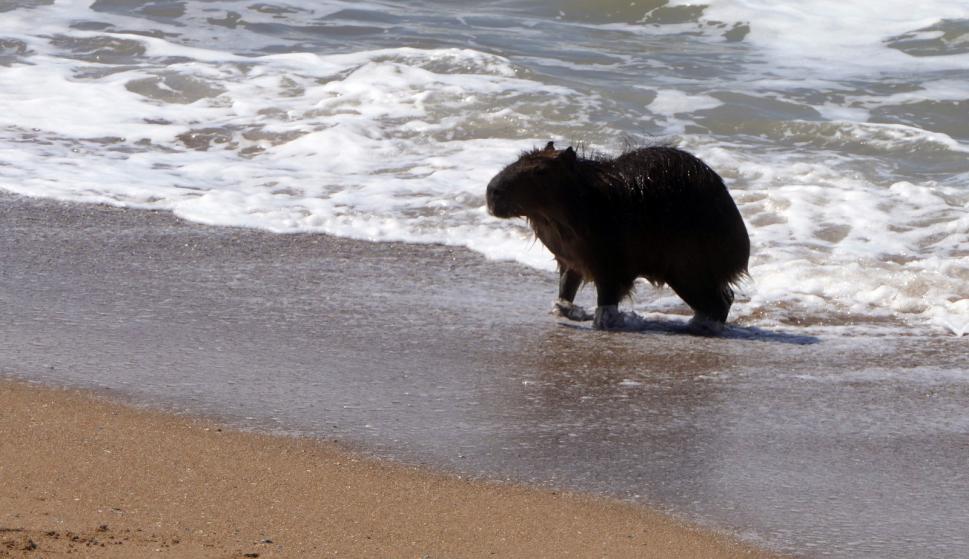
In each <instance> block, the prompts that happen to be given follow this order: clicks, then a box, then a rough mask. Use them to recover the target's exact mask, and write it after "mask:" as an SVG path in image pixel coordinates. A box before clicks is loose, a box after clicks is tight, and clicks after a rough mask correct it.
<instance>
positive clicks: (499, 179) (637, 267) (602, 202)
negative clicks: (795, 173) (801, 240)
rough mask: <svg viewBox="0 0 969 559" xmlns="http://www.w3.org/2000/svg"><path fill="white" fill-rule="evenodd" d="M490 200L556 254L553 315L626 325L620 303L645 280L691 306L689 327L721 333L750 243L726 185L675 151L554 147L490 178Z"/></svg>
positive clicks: (499, 213)
mask: <svg viewBox="0 0 969 559" xmlns="http://www.w3.org/2000/svg"><path fill="white" fill-rule="evenodd" d="M486 197H487V203H488V211H489V212H490V213H491V214H492V215H494V216H496V217H501V218H511V217H524V218H526V219H527V220H528V223H529V224H530V225H531V227H532V229H533V230H534V231H535V235H536V236H537V237H538V238H539V239H540V240H541V241H542V243H544V244H545V246H547V247H548V249H549V250H550V251H552V254H554V255H555V259H556V261H557V262H558V266H559V298H558V301H556V304H555V309H556V311H557V312H558V313H559V314H560V315H562V316H565V317H567V318H570V319H573V320H589V319H590V318H591V319H593V327H594V328H597V329H621V328H623V326H624V318H623V315H622V314H621V313H620V312H619V311H618V304H619V301H620V300H622V299H623V298H624V297H625V296H626V295H628V294H629V293H630V291H631V290H632V288H633V282H634V281H635V280H636V278H638V277H643V278H646V279H647V280H648V281H649V282H651V283H653V284H654V285H663V284H666V285H668V286H670V287H671V288H672V289H673V291H675V292H676V294H677V295H679V296H680V298H682V299H683V300H684V301H686V303H687V304H688V305H690V307H692V308H693V311H694V316H693V319H692V320H691V321H690V329H691V331H693V332H696V333H700V334H714V333H718V332H720V331H721V330H722V329H723V325H724V322H725V321H726V320H727V313H728V312H729V310H730V305H731V304H732V303H733V290H732V289H731V287H730V286H731V284H732V283H735V282H736V281H738V280H739V279H740V278H741V277H742V276H744V275H745V274H746V272H747V260H748V258H749V256H750V239H749V238H748V237H747V228H746V227H745V226H744V221H743V218H741V216H740V212H739V211H738V210H737V206H736V205H735V204H734V202H733V199H732V198H731V197H730V194H729V193H728V192H727V188H726V186H724V184H723V179H721V178H720V176H719V175H718V174H717V173H716V172H714V171H713V170H712V169H711V168H710V167H708V166H707V165H706V164H705V163H703V162H702V161H700V160H699V159H698V158H696V157H694V156H693V155H690V154H689V153H686V152H685V151H682V150H679V149H676V148H673V147H646V148H639V149H633V150H630V151H627V152H625V153H623V154H622V155H620V156H619V157H616V158H607V157H602V156H593V157H590V158H587V157H579V156H578V155H577V154H576V152H575V150H574V149H572V148H571V147H569V148H568V149H564V150H557V149H555V145H554V144H553V143H552V142H549V143H548V145H547V146H545V148H544V149H538V150H533V151H529V152H526V153H524V154H522V156H521V157H519V158H518V161H515V162H514V163H512V164H511V165H508V166H507V167H505V168H504V169H503V170H502V171H501V172H500V173H498V174H497V175H496V176H495V177H494V178H493V179H491V182H490V183H488V190H487V196H486ZM583 281H586V282H593V283H595V286H596V292H597V305H598V306H597V308H596V312H595V315H594V316H591V315H589V313H587V312H586V311H585V310H583V309H582V308H581V307H578V306H577V305H575V304H574V303H573V301H574V299H575V294H576V292H577V291H578V289H579V286H580V285H581V284H582V282H583Z"/></svg>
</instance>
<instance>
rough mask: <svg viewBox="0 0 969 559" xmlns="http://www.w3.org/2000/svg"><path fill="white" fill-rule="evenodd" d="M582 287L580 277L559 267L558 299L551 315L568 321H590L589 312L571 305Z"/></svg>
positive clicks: (574, 272)
mask: <svg viewBox="0 0 969 559" xmlns="http://www.w3.org/2000/svg"><path fill="white" fill-rule="evenodd" d="M581 285H582V276H580V275H579V273H578V272H576V271H575V270H571V269H569V268H566V267H565V266H562V265H559V298H558V300H557V301H555V306H554V307H552V314H556V315H558V316H561V317H563V318H568V319H569V320H579V321H583V320H592V315H591V314H590V313H589V311H587V310H585V309H583V308H582V307H580V306H579V305H576V304H575V303H573V301H574V300H575V294H576V293H577V292H578V291H579V286H581Z"/></svg>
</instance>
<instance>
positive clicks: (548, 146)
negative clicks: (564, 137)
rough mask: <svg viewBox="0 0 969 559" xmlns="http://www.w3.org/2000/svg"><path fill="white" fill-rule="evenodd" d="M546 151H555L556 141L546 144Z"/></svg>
mask: <svg viewBox="0 0 969 559" xmlns="http://www.w3.org/2000/svg"><path fill="white" fill-rule="evenodd" d="M545 151H555V142H549V143H547V144H545Z"/></svg>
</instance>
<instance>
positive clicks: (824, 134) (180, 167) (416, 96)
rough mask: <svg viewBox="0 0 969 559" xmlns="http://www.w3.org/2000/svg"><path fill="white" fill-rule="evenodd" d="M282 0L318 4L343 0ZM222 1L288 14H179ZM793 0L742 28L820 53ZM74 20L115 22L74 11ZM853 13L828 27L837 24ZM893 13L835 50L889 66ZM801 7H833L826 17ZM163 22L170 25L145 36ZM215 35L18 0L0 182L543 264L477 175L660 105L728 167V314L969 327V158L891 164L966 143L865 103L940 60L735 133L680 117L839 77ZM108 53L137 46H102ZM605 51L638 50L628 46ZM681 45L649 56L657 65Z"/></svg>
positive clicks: (881, 101)
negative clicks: (732, 263) (240, 45)
mask: <svg viewBox="0 0 969 559" xmlns="http://www.w3.org/2000/svg"><path fill="white" fill-rule="evenodd" d="M821 3H822V4H823V3H824V2H821ZM812 5H813V4H812ZM289 6H290V8H293V9H297V8H298V9H300V10H306V11H307V13H308V14H311V15H312V17H310V15H307V16H306V19H307V20H312V19H313V18H317V19H318V18H321V17H324V16H328V15H330V14H333V13H336V12H337V9H338V8H341V7H346V6H347V4H343V3H339V2H328V3H325V4H322V3H321V4H312V5H311V4H304V3H299V2H297V3H290V4H289ZM744 6H748V7H749V5H748V4H743V5H742V4H740V3H734V2H714V3H713V4H712V5H711V6H710V7H709V9H708V10H707V11H706V12H704V17H705V18H707V19H711V18H722V19H723V20H725V21H737V22H739V21H744V20H745V18H750V17H753V15H752V14H753V12H750V11H744V10H746V9H747V8H745V7H744ZM209 9H212V10H216V9H223V10H228V9H237V10H240V11H245V10H247V9H248V10H249V11H248V12H246V14H247V15H246V17H247V18H249V19H251V20H253V21H255V22H257V23H266V24H269V23H273V22H275V21H276V19H275V17H276V16H275V15H273V14H266V13H263V12H262V11H259V10H254V9H249V7H247V6H246V5H244V4H240V3H236V2H221V3H216V4H213V5H208V4H206V5H204V6H203V5H202V4H196V3H192V2H190V3H189V4H188V7H187V9H186V16H184V17H185V18H186V19H187V20H188V21H189V22H194V23H195V24H198V25H202V23H199V22H204V21H205V18H207V17H212V14H211V13H210V12H209V11H206V10H209ZM751 9H753V8H751ZM845 9H846V10H850V9H851V8H845ZM799 10H800V8H790V9H788V10H779V11H778V13H777V14H773V15H768V16H765V17H758V18H756V21H755V22H754V23H753V24H752V25H751V29H752V30H751V35H752V40H753V41H754V43H755V44H757V45H766V46H764V47H763V48H764V49H765V51H764V52H766V53H768V54H770V55H771V56H775V55H776V56H781V55H784V56H787V57H788V58H787V60H788V62H789V65H790V64H793V63H795V62H796V63H799V64H802V65H803V67H808V66H811V65H812V64H815V63H816V61H815V60H814V59H813V58H812V57H813V54H811V55H810V56H808V55H805V56H806V58H805V56H795V55H794V51H793V50H792V49H793V48H794V47H793V46H787V45H784V44H779V45H776V46H775V45H774V43H772V41H781V39H778V38H777V37H778V36H779V35H782V34H783V31H784V30H785V29H787V27H786V26H789V25H791V21H792V20H790V19H789V18H793V17H794V15H796V13H798V12H799ZM950 12H951V10H950V9H949V8H946V7H940V8H939V10H938V11H935V12H932V13H933V14H934V15H933V18H936V19H937V17H942V16H945V15H946V14H949V13H950ZM832 13H833V14H839V13H844V12H841V11H835V12H832ZM728 16H730V17H728ZM300 18H301V19H300V21H302V19H303V16H300ZM731 18H733V19H731ZM933 18H928V17H927V18H925V21H914V20H913V22H912V23H911V24H912V25H923V24H925V23H926V22H928V20H929V19H933ZM78 21H99V22H106V23H107V24H110V25H112V27H111V28H110V29H107V30H105V31H90V30H79V29H75V28H72V27H71V24H72V23H76V22H78ZM849 23H850V22H843V23H842V24H840V25H841V27H839V28H837V29H831V30H827V31H824V30H822V31H819V33H822V34H821V35H819V37H825V38H827V39H831V40H834V39H835V38H837V37H841V36H842V35H843V34H846V33H849V31H847V29H850V26H849ZM896 23H897V26H896V24H895V23H893V24H892V25H889V26H887V27H885V28H883V29H880V30H878V31H877V32H876V31H875V30H866V31H865V35H864V37H861V36H859V37H857V38H853V39H851V41H849V42H847V43H844V41H842V43H844V44H842V43H838V45H841V46H838V45H835V46H831V47H829V48H828V47H826V49H827V50H824V51H823V54H824V55H825V56H829V55H830V56H834V55H838V56H847V53H848V51H849V50H850V49H849V47H852V48H863V49H871V51H872V52H874V50H875V49H882V50H885V51H892V52H891V53H888V54H885V53H882V52H881V51H879V54H878V56H885V57H888V58H884V59H883V60H882V62H884V63H885V64H889V61H890V59H892V60H894V58H893V57H895V56H896V54H892V53H898V51H896V50H894V49H889V48H888V47H885V45H884V44H883V39H884V38H885V37H886V36H887V35H888V34H891V33H896V32H901V31H899V29H902V27H904V26H903V25H902V23H901V22H896ZM805 25H807V26H811V25H814V26H821V25H822V23H821V22H820V20H818V19H816V18H815V19H809V20H808V21H807V22H806V23H805ZM574 27H575V26H573V28H574ZM896 27H897V29H896ZM910 27H911V26H910ZM220 29H221V28H220ZM529 29H531V27H530V28H529ZM763 29H768V30H771V29H772V30H773V31H771V32H767V31H764V30H763ZM153 30H154V31H159V30H160V31H163V32H165V33H167V34H168V35H163V34H162V33H153V35H156V36H146V35H143V34H142V33H148V32H152V31H153ZM208 32H209V30H206V31H205V33H208ZM212 32H219V30H218V29H214V30H212ZM825 33H830V34H833V35H830V36H829V35H825ZM876 35H877V40H876ZM204 36H206V35H205V34H204V33H202V32H199V33H198V34H196V35H193V34H192V33H191V30H189V31H186V30H185V29H184V28H182V27H178V26H173V25H168V24H165V23H162V22H157V21H153V20H149V19H143V18H138V17H133V16H130V15H118V14H113V13H105V12H103V11H99V12H94V11H92V10H90V9H89V7H88V6H87V5H86V3H81V2H58V3H57V4H56V5H55V6H52V7H38V8H34V9H30V10H15V11H13V12H6V13H4V17H3V18H0V38H2V39H5V40H12V41H19V42H20V43H22V44H23V45H25V47H24V48H22V49H20V50H22V51H28V52H27V54H24V55H23V59H21V60H17V61H14V62H12V63H8V64H5V65H3V66H0V102H2V104H3V106H5V107H12V108H14V110H6V111H0V147H2V149H0V187H2V188H4V189H6V190H9V191H13V192H17V193H21V194H25V195H30V196H45V197H52V198H58V199H62V200H71V201H80V202H99V203H109V204H115V205H122V206H131V207H145V208H155V209H167V210H171V211H173V212H175V213H176V214H177V215H179V216H181V217H184V218H186V219H190V220H193V221H197V222H201V223H206V224H212V225H232V226H247V227H258V228H263V229H268V230H271V231H277V232H296V231H310V232H323V233H329V234H334V235H341V236H347V237H353V238H362V239H370V240H378V241H380V240H402V241H411V242H442V243H448V244H453V245H461V246H466V247H469V248H471V249H472V250H475V251H479V252H481V253H483V254H485V255H487V256H489V257H491V258H502V259H515V260H518V261H519V262H523V263H525V264H527V265H530V266H535V267H538V268H542V269H548V270H551V269H553V268H554V261H553V259H552V257H551V255H550V254H549V253H548V251H547V250H545V248H544V247H543V246H542V245H541V244H540V243H537V242H535V241H534V239H533V238H532V236H531V234H530V233H529V231H528V229H527V227H526V226H525V224H524V223H522V222H521V221H503V220H497V219H495V218H492V217H490V216H489V215H487V212H486V211H485V208H484V197H483V194H484V192H483V191H484V185H486V184H487V182H488V180H489V179H490V178H491V177H492V176H493V175H494V173H495V172H497V171H498V170H499V169H500V168H501V167H502V166H503V165H505V164H507V163H508V162H510V161H512V160H514V159H515V157H516V156H517V155H518V153H519V152H520V151H521V150H523V149H528V148H530V147H534V146H539V145H542V144H544V142H546V141H547V140H548V139H559V138H564V139H566V140H567V139H571V138H582V137H584V136H586V135H587V134H588V132H586V131H587V130H597V131H600V132H601V134H598V135H597V136H595V137H593V138H592V140H591V143H592V146H591V147H593V148H605V149H609V148H615V147H617V146H618V145H619V143H620V141H621V138H622V137H623V135H626V134H630V133H633V134H635V126H636V124H635V123H638V122H648V123H649V124H650V125H655V126H657V127H659V128H660V129H662V130H664V131H665V133H667V134H678V135H679V136H678V138H677V140H678V141H679V143H681V144H682V145H683V146H684V147H685V148H687V149H689V150H691V151H694V152H696V153H697V154H699V155H700V156H702V157H703V158H704V160H706V161H707V162H708V163H709V164H710V165H711V166H713V167H714V168H715V169H717V170H718V171H719V172H721V173H722V174H723V175H724V176H725V178H726V179H727V180H728V184H729V185H730V186H731V188H732V192H733V194H734V197H735V198H736V200H737V202H738V205H739V207H740V209H741V211H742V213H743V214H744V217H745V219H746V220H747V223H748V226H749V230H750V234H751V239H752V242H753V247H754V252H753V259H752V261H751V269H750V272H751V276H752V280H751V281H750V282H748V283H747V284H745V285H744V286H743V289H742V292H741V294H740V296H739V297H738V302H737V305H736V306H735V308H734V311H733V314H734V316H736V317H738V318H739V319H740V320H741V321H742V322H745V323H748V324H754V325H757V324H763V325H775V324H786V325H790V324H809V325H813V326H815V327H816V326H818V325H820V324H846V323H861V324H865V323H870V325H872V326H871V328H874V327H875V326H873V325H879V327H880V326H884V325H890V326H891V327H899V328H916V329H918V328H924V327H929V328H932V329H934V331H941V332H949V333H952V334H956V335H963V334H965V333H967V330H969V291H967V285H969V218H967V217H966V216H967V214H969V212H967V210H969V189H967V188H966V184H965V180H964V179H965V177H966V176H969V174H966V173H965V171H962V172H963V174H962V175H954V176H952V177H949V178H947V179H943V178H939V179H936V178H925V177H922V176H920V175H919V174H918V172H909V173H908V174H905V173H902V172H901V171H899V169H896V168H894V167H892V165H896V161H899V160H905V159H906V158H907V157H909V156H910V155H911V154H919V155H920V156H921V157H922V158H923V159H919V160H913V161H912V162H911V163H906V162H905V161H903V162H902V163H897V165H902V164H909V165H911V166H913V167H916V168H918V166H919V165H924V164H925V163H924V162H925V161H929V162H930V163H931V162H936V161H940V162H941V164H943V165H949V166H953V167H954V168H960V167H958V165H957V164H956V163H953V162H958V161H959V160H960V158H962V159H964V158H965V153H966V152H967V151H969V149H967V145H966V144H965V142H963V141H962V140H960V139H958V138H954V137H953V136H951V135H949V134H947V133H944V132H939V131H929V130H925V129H922V128H919V127H917V126H914V125H910V124H904V123H897V122H896V123H877V122H862V121H863V120H865V119H867V118H869V117H870V116H871V115H872V114H873V112H875V111H878V110H880V108H882V107H886V106H892V105H903V106H904V105H905V104H908V103H916V102H919V101H920V100H922V99H923V98H922V97H921V95H928V96H929V97H930V98H932V99H934V100H936V101H961V100H963V99H966V98H969V87H967V86H966V85H965V83H964V82H961V81H960V80H958V79H952V78H948V77H946V75H945V74H944V73H943V75H938V74H933V76H934V77H933V78H932V79H930V80H925V81H923V82H921V83H920V85H919V87H918V88H909V89H908V90H905V91H892V92H889V93H886V94H883V95H879V94H876V93H872V92H871V91H867V90H865V89H863V88H862V89H859V90H858V91H854V92H849V93H845V94H843V95H841V98H839V97H837V96H834V97H832V96H827V97H824V98H823V100H822V101H821V102H820V104H819V105H818V107H817V110H818V114H819V115H820V118H816V119H812V118H807V117H790V116H785V117H783V118H782V117H777V118H773V117H771V118H763V119H761V114H760V113H759V112H756V111H754V112H753V116H752V117H747V118H746V119H745V120H744V121H742V122H741V123H740V124H739V125H733V124H731V125H729V126H739V132H737V133H734V132H733V129H731V128H730V127H729V126H728V127H727V128H726V129H727V132H728V133H729V134H732V135H729V136H721V137H715V136H713V135H711V134H690V133H689V131H690V130H691V129H696V128H697V127H698V126H706V125H709V121H704V120H703V118H705V117H706V118H711V119H716V118H720V119H721V120H723V121H724V122H728V123H730V122H733V121H731V120H730V112H729V111H731V110H733V109H732V108H731V103H742V104H747V105H749V106H751V107H755V109H756V110H757V111H760V110H762V111H764V112H765V113H767V115H768V116H770V111H777V110H787V108H788V107H793V108H794V109H797V110H801V107H803V106H804V102H803V101H802V100H800V99H799V98H798V93H797V92H798V91H799V89H798V88H799V87H802V88H803V87H808V88H810V87H813V88H816V89H817V90H838V89H839V88H841V87H842V86H841V85H840V84H839V82H837V81H828V77H827V76H826V77H825V78H823V79H822V78H811V79H809V80H801V81H798V79H796V77H797V76H796V74H794V73H785V70H784V69H783V65H780V66H778V67H779V68H780V69H779V70H778V71H777V72H773V71H772V72H764V73H762V74H760V75H758V76H757V79H756V80H752V81H751V82H750V83H753V84H755V85H756V88H760V87H764V88H772V89H771V91H772V92H771V93H770V94H760V93H757V92H755V91H753V90H746V89H745V90H738V91H739V92H740V93H743V95H744V97H743V99H742V100H741V101H736V100H734V98H733V97H731V95H733V94H734V93H735V92H733V91H729V90H727V89H726V88H728V86H729V84H728V85H723V84H721V87H720V88H719V89H718V88H717V87H711V86H710V85H709V84H706V85H704V84H702V83H696V82H691V81H687V80H684V79H682V78H681V77H680V76H675V79H670V80H668V81H666V82H663V81H662V80H661V79H660V78H656V80H657V81H656V83H651V82H643V83H636V84H634V85H633V86H632V87H631V88H630V89H629V90H628V91H624V92H620V93H621V94H616V96H617V97H618V98H619V99H620V100H619V101H617V100H616V99H613V98H611V97H609V95H610V94H609V92H608V91H605V90H602V91H600V90H594V89H590V88H587V87H584V85H583V84H582V83H578V82H568V81H567V80H564V79H543V78H542V77H541V76H540V75H537V74H536V73H535V72H534V71H532V69H530V68H529V67H527V65H526V63H527V62H528V61H544V62H538V63H537V64H538V66H539V67H540V68H543V69H548V68H553V69H554V68H559V67H561V68H563V69H564V71H566V72H572V71H575V72H583V73H585V72H617V71H621V69H620V70H617V67H615V66H613V65H611V64H589V63H588V60H585V59H583V61H582V63H578V62H576V61H572V60H563V61H562V62H561V64H558V65H556V64H554V63H551V64H550V63H548V61H549V60H551V59H550V58H549V57H548V55H547V53H545V52H543V53H542V55H541V56H522V57H521V58H519V59H515V58H510V57H506V56H501V55H497V54H493V53H488V52H484V51H483V50H479V49H473V48H467V47H435V48H413V47H399V48H386V47H379V48H378V47H377V46H375V48H372V49H360V50H356V51H352V52H332V53H330V52H323V51H321V52H305V51H296V52H280V53H275V54H267V53H260V52H254V51H253V50H252V49H254V48H256V47H261V46H267V45H269V46H274V47H278V43H279V41H280V40H279V39H277V38H274V37H271V36H265V35H259V34H258V33H255V32H253V31H249V30H242V29H240V30H238V36H236V35H231V37H230V38H231V39H232V40H233V41H237V42H242V39H240V38H239V37H243V38H245V40H246V41H250V40H251V45H249V46H247V47H246V49H249V50H245V51H244V52H245V54H240V53H239V52H234V51H231V50H227V49H225V48H224V47H225V45H226V44H229V45H233V44H235V43H234V42H232V41H229V39H226V40H227V41H229V42H227V43H219V44H207V43H206V41H205V40H203V38H204ZM58 37H59V38H61V39H57V38H58ZM65 37H66V38H67V39H69V41H65V40H63V38H65ZM798 40H801V39H798ZM839 40H840V39H839ZM846 40H847V39H846ZM72 41H73V43H71V42H72ZM85 41H87V42H88V43H85ZM92 41H94V42H92ZM97 41H100V42H97ZM835 42H837V41H835ZM18 44H19V43H18ZM65 44H67V45H68V46H65ZM71 44H76V45H80V46H76V47H71V46H70V45H71ZM799 44H800V45H801V48H803V42H802V43H799ZM98 45H101V46H98ZM104 45H109V46H108V47H105V46H104ZM252 45H256V47H253V46H252ZM97 48H101V49H107V50H106V51H105V52H104V53H103V56H104V57H105V58H104V59H98V58H96V57H95V56H94V55H93V54H91V52H92V51H93V50H96V49H97ZM110 49H115V50H110ZM839 49H840V50H839ZM276 50H278V49H276ZM142 51H143V52H142ZM118 52H122V53H124V52H129V53H135V54H127V55H122V54H117V53H118ZM240 52H243V51H241V50H240ZM864 52H868V51H864ZM839 53H840V54H839ZM98 56H102V55H101V54H99V55H98ZM111 56H115V57H116V58H122V59H124V58H125V56H127V57H129V58H132V60H129V61H128V63H119V62H111V63H109V62H105V60H106V59H110V58H111ZM873 56H874V55H873ZM901 56H908V55H904V54H902V55H901ZM944 58H947V59H951V57H944ZM606 59H607V60H613V61H615V63H616V65H619V66H621V65H623V64H640V63H639V62H637V60H636V59H635V55H634V54H632V53H630V52H615V53H612V54H610V55H609V56H608V58H606ZM2 60H3V59H0V64H2V63H3V62H2ZM597 60H603V58H602V57H599V58H597ZM675 62H676V60H672V61H667V62H658V61H654V60H646V61H644V62H642V64H641V66H642V67H649V68H655V69H656V71H657V72H659V71H660V70H661V69H663V68H666V67H667V66H670V67H672V66H675ZM946 64H948V62H946ZM880 65H881V62H879V63H878V64H876V65H875V67H880ZM931 67H932V68H933V69H935V68H937V67H938V66H937V65H933V66H931ZM802 69H803V68H802ZM745 71H747V72H752V71H753V70H750V68H749V67H748V68H747V69H746V70H745ZM802 73H803V72H802ZM724 83H725V82H724ZM735 87H738V86H735ZM654 92H655V93H654ZM641 99H643V100H641ZM626 101H628V102H629V103H631V104H632V105H633V109H632V111H633V112H634V114H635V117H634V118H631V119H629V122H624V121H619V122H617V123H615V124H612V125H602V124H600V123H599V121H600V120H602V119H603V117H605V118H609V117H611V116H612V115H613V111H617V110H625V109H623V107H622V103H623V102H626ZM636 103H640V104H639V105H636ZM771 103H773V105H771ZM778 106H780V107H781V109H778V108H777V107H778ZM794 109H791V110H794ZM801 112H803V113H805V114H808V113H806V112H805V111H801ZM795 114H801V113H795ZM710 115H712V116H710ZM616 120H619V119H616ZM711 126H712V125H711ZM725 126H726V125H725ZM926 158H927V159H926ZM946 168H947V167H946ZM962 168H964V167H962ZM960 176H962V177H963V178H962V179H960V178H959V177H960ZM643 289H644V290H645V289H649V288H645V287H644V288H643ZM550 296H551V294H550ZM640 310H642V309H640ZM647 310H657V311H661V312H664V313H682V312H686V311H685V307H684V306H683V305H682V303H681V302H680V301H679V300H678V299H677V298H676V297H674V296H673V295H672V294H671V293H670V292H668V291H664V292H659V293H658V294H656V295H655V296H653V295H650V296H649V305H648V308H647Z"/></svg>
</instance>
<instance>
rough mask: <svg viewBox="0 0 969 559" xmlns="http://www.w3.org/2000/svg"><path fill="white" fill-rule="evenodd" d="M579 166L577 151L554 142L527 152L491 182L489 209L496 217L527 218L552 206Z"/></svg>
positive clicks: (488, 200) (487, 197)
mask: <svg viewBox="0 0 969 559" xmlns="http://www.w3.org/2000/svg"><path fill="white" fill-rule="evenodd" d="M575 166H576V156H575V150H574V149H572V148H571V147H570V148H568V149H564V150H556V149H555V145H554V144H553V143H552V142H549V143H548V144H547V145H546V146H545V149H540V150H535V151H530V152H528V153H525V154H523V155H522V156H521V157H519V158H518V161H515V162H514V163H512V164H511V165H509V166H507V167H505V168H504V169H502V171H501V172H500V173H498V174H497V175H495V178H493V179H491V182H489V183H488V191H487V193H486V196H485V199H486V200H487V203H488V211H489V212H490V213H491V215H493V216H495V217H527V216H529V215H534V214H535V213H537V212H541V211H543V210H547V209H551V208H552V207H553V206H555V205H556V204H557V203H558V202H557V201H558V200H560V199H561V189H563V188H567V187H568V186H569V185H570V184H571V183H572V182H573V181H574V177H575Z"/></svg>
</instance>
